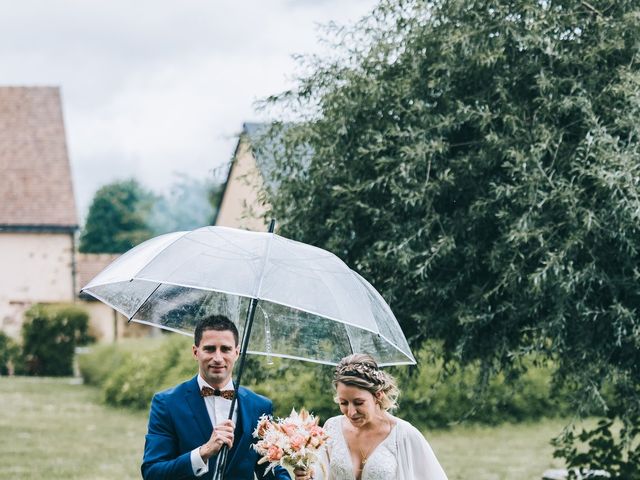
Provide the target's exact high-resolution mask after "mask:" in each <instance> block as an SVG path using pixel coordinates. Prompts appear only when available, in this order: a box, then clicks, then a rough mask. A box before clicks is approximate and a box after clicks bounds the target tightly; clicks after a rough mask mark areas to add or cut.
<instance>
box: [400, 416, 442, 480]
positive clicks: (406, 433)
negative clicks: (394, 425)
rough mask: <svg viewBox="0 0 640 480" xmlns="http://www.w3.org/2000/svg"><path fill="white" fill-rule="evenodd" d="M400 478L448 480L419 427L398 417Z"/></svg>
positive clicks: (406, 479) (408, 479) (407, 479)
mask: <svg viewBox="0 0 640 480" xmlns="http://www.w3.org/2000/svg"><path fill="white" fill-rule="evenodd" d="M397 421H398V473H399V475H398V478H402V479H405V480H447V475H446V474H445V473H444V470H443V469H442V467H441V466H440V462H438V459H437V458H436V456H435V454H434V453H433V450H432V449H431V446H430V445H429V443H428V442H427V441H426V440H425V438H424V436H423V435H422V433H420V431H418V429H417V428H415V427H414V426H413V425H411V424H410V423H408V422H405V421H404V420H400V419H398V420H397Z"/></svg>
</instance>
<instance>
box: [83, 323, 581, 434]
mask: <svg viewBox="0 0 640 480" xmlns="http://www.w3.org/2000/svg"><path fill="white" fill-rule="evenodd" d="M191 342H192V340H191V339H190V338H187V337H183V336H180V335H168V336H166V337H164V338H161V339H158V340H149V339H146V340H144V341H141V340H138V341H135V342H123V343H119V344H116V345H109V346H101V347H96V348H94V349H93V350H92V352H91V353H89V354H86V355H83V356H82V358H81V360H80V362H79V363H80V371H81V373H82V375H83V377H84V378H85V381H86V382H87V383H93V384H96V385H101V386H102V389H103V393H104V398H105V401H106V402H107V403H108V404H111V405H116V406H127V407H132V408H147V407H148V405H149V402H150V400H151V397H152V396H153V394H154V393H155V392H157V391H159V390H163V389H165V388H168V387H171V386H173V385H176V384H177V383H180V382H182V381H184V380H186V379H188V378H190V377H192V376H193V375H195V373H196V371H197V364H196V362H195V361H194V359H193V356H192V354H191V349H190V345H191ZM433 348H434V347H433V346H425V347H424V348H423V349H421V350H420V351H418V352H417V354H418V355H417V356H418V360H419V364H418V366H417V367H411V368H408V367H398V368H394V369H392V372H391V373H393V374H394V375H395V376H396V378H397V380H398V385H399V387H400V389H401V391H402V394H401V396H400V408H399V409H398V411H397V412H396V413H397V415H398V416H400V417H402V418H405V419H407V420H409V421H411V422H412V423H414V424H415V425H416V426H418V427H419V428H423V429H424V428H441V427H446V426H448V425H451V424H453V423H456V422H462V421H472V422H478V423H488V424H497V423H500V422H505V421H510V422H517V421H524V420H533V419H537V418H540V417H547V416H555V415H563V414H567V413H568V412H569V408H570V407H569V401H568V399H567V397H566V395H562V392H560V394H558V395H556V396H553V395H552V385H551V379H552V373H553V372H552V369H551V368H550V367H534V366H533V365H531V366H530V368H529V369H528V370H526V372H524V373H522V374H521V375H520V376H519V377H517V378H515V379H511V380H507V379H505V378H504V377H500V376H498V377H495V378H493V379H492V380H491V381H490V382H489V383H488V384H487V385H486V386H485V389H484V390H482V391H481V390H480V389H479V388H478V386H477V378H478V371H479V369H478V368H477V367H469V368H466V369H464V370H461V369H458V370H455V371H454V372H453V373H447V372H444V370H443V366H442V363H441V362H439V361H434V360H432V358H438V357H439V355H438V352H437V351H436V352H435V354H434V352H432V350H433ZM236 373H237V372H236ZM332 374H333V367H330V366H324V365H318V364H313V363H310V362H300V361H295V360H288V359H280V358H273V361H272V363H271V364H268V363H267V361H266V358H265V357H262V356H252V355H250V356H248V357H247V363H246V365H245V372H244V376H243V381H242V383H243V385H244V386H246V387H248V388H251V389H252V390H254V391H255V392H256V393H259V394H262V395H265V396H267V397H269V398H270V399H271V400H273V403H274V414H275V415H276V416H285V415H288V414H289V412H290V411H291V408H296V409H299V408H301V407H305V408H306V409H308V410H310V411H311V412H313V413H314V414H316V415H318V416H319V417H320V418H321V419H323V420H324V419H327V418H329V417H331V416H334V415H337V414H338V413H339V409H338V406H337V405H336V404H335V403H334V401H333V397H334V390H333V387H332V385H331V380H332Z"/></svg>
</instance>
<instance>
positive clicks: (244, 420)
mask: <svg viewBox="0 0 640 480" xmlns="http://www.w3.org/2000/svg"><path fill="white" fill-rule="evenodd" d="M236 409H237V412H238V418H237V422H236V429H235V433H234V441H233V448H232V449H231V450H230V451H229V456H228V458H227V467H226V469H225V480H253V478H254V477H253V474H254V472H255V473H256V475H257V476H258V478H259V479H262V478H267V479H274V478H275V479H278V480H289V479H290V477H289V474H288V473H287V472H286V470H284V469H283V468H281V467H278V468H276V469H275V472H273V473H270V474H269V475H267V476H266V477H264V476H263V475H264V470H265V468H266V466H267V465H268V464H263V465H257V462H258V460H259V458H260V457H259V455H258V453H257V452H256V451H255V450H254V449H253V448H251V445H252V444H253V443H254V439H253V431H254V429H255V427H256V425H257V424H258V419H259V418H260V416H261V415H262V414H267V415H271V413H272V411H273V406H272V404H271V400H269V399H268V398H265V397H263V396H261V395H258V394H256V393H253V392H252V391H251V390H248V389H246V388H244V387H240V389H239V391H238V401H237V402H236ZM212 431H213V427H212V425H211V420H210V419H209V414H208V413H207V407H206V405H205V403H204V399H203V398H202V397H201V396H200V388H199V387H198V380H197V376H196V377H193V378H192V379H191V380H189V381H186V382H184V383H181V384H180V385H177V386H176V387H173V388H170V389H169V390H165V391H163V392H160V393H156V394H155V395H154V397H153V400H152V401H151V411H150V413H149V427H148V431H147V435H146V437H145V445H144V458H143V460H142V476H143V478H145V479H149V480H151V479H153V480H155V479H171V480H179V479H194V478H200V479H204V480H208V479H211V478H212V477H213V473H214V470H215V464H216V456H213V457H211V458H210V459H209V472H208V473H206V474H205V475H203V476H201V477H196V476H195V475H194V474H193V469H192V468H191V451H192V450H193V449H194V448H197V447H200V446H201V445H203V444H204V443H206V442H207V441H208V440H209V438H210V437H211V433H212Z"/></svg>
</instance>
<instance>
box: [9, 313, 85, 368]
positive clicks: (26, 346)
mask: <svg viewBox="0 0 640 480" xmlns="http://www.w3.org/2000/svg"><path fill="white" fill-rule="evenodd" d="M88 328H89V315H88V314H87V312H85V311H84V310H83V309H81V308H79V307H77V306H75V305H64V304H62V305H46V306H45V305H34V306H33V307H31V308H30V309H29V310H27V312H26V313H25V322H24V324H23V325H22V351H23V357H24V361H25V373H26V374H28V375H49V376H63V375H71V374H72V373H73V357H74V352H75V347H76V346H79V345H86V344H88V343H90V342H91V341H93V338H92V337H90V336H89V334H88Z"/></svg>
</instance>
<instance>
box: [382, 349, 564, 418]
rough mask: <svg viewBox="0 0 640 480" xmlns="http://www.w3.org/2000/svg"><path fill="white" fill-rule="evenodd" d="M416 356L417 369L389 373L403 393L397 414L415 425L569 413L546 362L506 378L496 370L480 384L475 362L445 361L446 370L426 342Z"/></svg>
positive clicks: (395, 370)
mask: <svg viewBox="0 0 640 480" xmlns="http://www.w3.org/2000/svg"><path fill="white" fill-rule="evenodd" d="M434 350H435V351H434ZM417 358H418V365H417V366H416V367H411V368H402V369H400V368H396V369H394V372H393V373H395V374H396V377H397V380H398V384H399V386H400V389H401V391H402V395H401V396H400V402H399V403H400V408H399V410H398V415H400V416H401V417H403V418H405V419H407V420H409V421H411V422H413V423H415V424H416V425H421V426H423V427H431V428H440V427H446V426H449V425H451V424H453V423H458V422H462V421H473V422H478V423H483V424H498V423H501V422H520V421H525V420H535V419H539V418H541V417H550V416H560V415H566V414H568V413H569V411H570V401H569V399H568V397H567V395H566V393H564V392H563V391H562V389H554V388H553V385H552V378H553V370H552V368H551V367H550V366H546V367H544V366H536V365H534V364H533V362H531V364H529V365H527V367H526V368H525V369H524V371H523V372H521V373H520V375H518V376H517V377H514V378H511V379H506V378H505V376H504V375H502V374H500V375H495V376H492V377H491V379H490V380H489V381H488V382H487V383H486V384H481V383H480V382H479V380H478V379H479V378H480V376H479V373H480V368H479V366H477V365H469V366H466V367H465V368H460V367H459V366H456V365H449V366H448V370H446V371H445V369H444V366H443V365H442V361H441V360H439V359H440V358H441V355H439V351H438V347H437V346H434V345H426V346H425V347H423V348H422V349H421V350H420V351H418V352H417Z"/></svg>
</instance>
